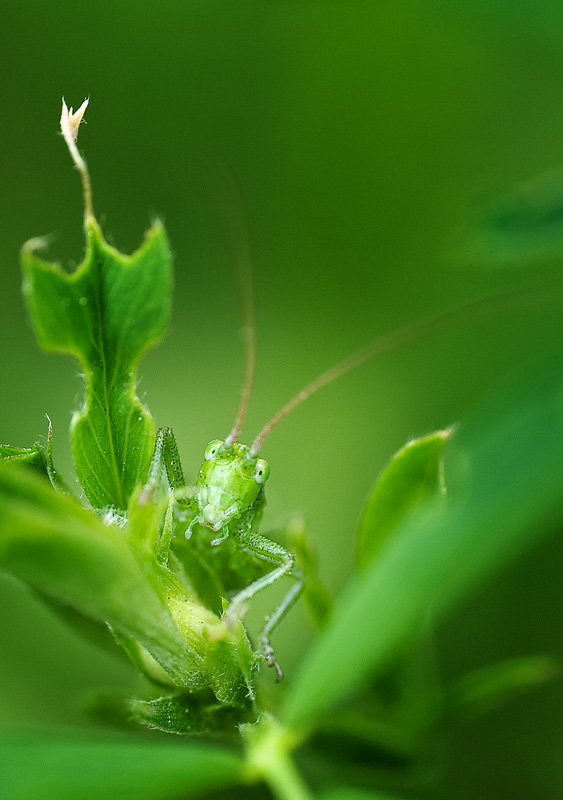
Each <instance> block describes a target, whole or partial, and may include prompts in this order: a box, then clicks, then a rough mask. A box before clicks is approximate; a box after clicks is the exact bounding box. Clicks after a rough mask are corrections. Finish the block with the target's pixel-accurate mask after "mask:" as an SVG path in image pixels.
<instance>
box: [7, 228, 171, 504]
mask: <svg viewBox="0 0 563 800" xmlns="http://www.w3.org/2000/svg"><path fill="white" fill-rule="evenodd" d="M22 265H23V273H24V285H23V288H24V294H25V298H26V301H27V305H28V308H29V312H30V315H31V319H32V321H33V324H34V327H35V332H36V335H37V339H38V341H39V343H40V344H41V346H42V347H44V348H45V349H46V350H52V351H57V352H63V353H70V354H71V355H74V356H76V357H77V358H78V359H79V361H80V364H81V366H82V369H83V372H84V378H85V381H86V401H85V404H84V407H83V408H82V409H81V410H80V411H78V412H76V413H75V415H74V417H73V420H72V424H71V434H72V450H73V456H74V462H75V466H76V472H77V474H78V477H79V479H80V482H81V484H82V486H83V488H84V491H85V493H86V495H87V497H88V499H89V500H90V502H91V503H92V505H93V506H94V507H95V508H105V507H106V506H113V507H115V508H117V509H121V510H125V509H126V508H127V503H128V500H129V497H130V496H131V494H132V492H133V490H134V488H135V486H136V485H137V484H138V483H142V482H143V481H144V478H145V476H146V473H147V470H148V466H149V463H150V459H151V456H152V451H153V447H154V423H153V420H152V417H151V416H150V414H149V412H148V411H147V409H146V408H145V407H144V406H143V405H142V403H141V402H140V401H139V399H138V397H137V395H136V394H135V386H136V371H137V365H138V363H139V360H140V358H141V356H142V355H143V354H144V353H145V352H146V351H147V350H148V349H149V348H150V347H152V346H153V345H154V344H155V343H156V342H157V341H158V340H159V339H160V338H161V337H162V336H163V334H164V332H165V330H166V327H167V325H168V319H169V315H170V293H171V286H172V277H171V266H170V252H169V249H168V243H167V240H166V236H165V233H164V229H163V228H162V226H161V225H159V224H156V225H155V226H154V227H153V228H152V229H151V230H150V231H149V233H148V234H147V237H146V240H145V242H144V244H143V245H142V247H141V248H140V249H139V250H137V252H135V253H134V254H133V255H132V256H123V255H121V253H119V252H118V251H117V250H115V249H114V248H112V247H110V246H109V245H108V244H107V243H106V242H105V241H104V239H103V237H102V234H101V231H100V229H99V227H98V225H97V223H96V222H95V221H94V220H92V219H89V220H88V221H87V251H86V257H85V259H84V261H83V263H82V264H81V265H80V266H79V267H78V269H77V270H76V271H75V272H73V273H72V274H68V273H66V272H64V271H63V270H62V269H61V267H60V266H59V265H57V264H50V263H47V262H45V261H42V260H41V259H39V258H38V257H37V256H36V255H35V253H34V252H32V251H31V249H30V248H29V247H27V248H24V251H23V256H22Z"/></svg>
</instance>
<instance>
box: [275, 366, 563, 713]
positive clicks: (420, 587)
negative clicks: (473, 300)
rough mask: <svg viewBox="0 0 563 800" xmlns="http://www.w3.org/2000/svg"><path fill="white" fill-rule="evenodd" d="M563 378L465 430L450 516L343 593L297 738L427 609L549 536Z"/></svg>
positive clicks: (444, 514) (531, 385) (406, 534)
mask: <svg viewBox="0 0 563 800" xmlns="http://www.w3.org/2000/svg"><path fill="white" fill-rule="evenodd" d="M560 372H561V370H560V365H559V364H558V363H557V364H556V365H555V367H554V368H552V369H550V370H549V371H545V372H542V373H540V374H539V375H525V376H524V379H523V380H522V381H521V383H520V384H519V385H511V386H509V387H508V388H507V389H505V390H504V391H503V392H501V393H500V395H499V396H498V397H497V398H496V399H495V400H494V401H493V402H490V403H489V404H487V405H485V406H484V407H483V408H481V409H480V410H479V411H478V412H477V413H475V414H474V416H473V418H472V419H468V420H466V421H465V422H464V425H463V428H462V429H461V430H460V433H459V435H458V437H456V440H455V442H456V445H457V448H458V452H459V453H460V458H459V461H458V473H459V474H458V476H457V485H456V481H455V479H454V481H453V485H452V480H451V479H450V480H449V500H448V503H447V506H446V507H444V505H443V504H440V503H437V504H436V507H434V506H432V507H429V508H426V509H424V510H423V512H422V513H420V514H417V515H416V517H415V518H411V519H410V520H407V521H406V522H405V523H404V524H403V525H402V526H401V528H400V529H399V530H398V531H397V532H396V534H395V535H394V536H393V537H392V538H391V539H390V540H388V542H387V544H386V546H385V547H384V548H383V549H382V551H381V553H380V555H379V558H377V559H375V561H373V562H372V564H371V565H370V566H369V567H368V568H367V569H366V570H365V571H364V572H363V573H362V574H361V575H360V576H358V577H356V578H355V579H354V580H352V581H351V582H350V583H349V585H348V586H347V587H346V589H345V591H344V592H343V595H342V597H341V598H340V602H339V604H338V607H337V608H335V610H334V615H333V617H332V619H331V620H330V622H329V624H328V625H327V627H326V628H325V630H324V632H323V634H322V635H321V637H319V639H318V640H317V642H316V644H315V646H314V647H313V648H312V649H311V650H310V651H309V654H308V656H307V658H306V660H305V663H304V664H303V666H302V669H301V671H300V673H299V674H298V676H297V679H296V681H295V684H294V686H293V687H292V690H291V691H290V693H289V694H288V696H287V701H286V705H285V714H284V718H285V721H286V723H287V724H288V725H289V726H290V727H297V728H300V727H302V726H305V727H306V726H308V725H310V724H312V723H313V721H314V719H315V718H316V717H317V716H319V715H320V714H322V713H323V712H324V711H325V710H329V709H330V708H331V707H332V706H333V705H334V704H335V703H337V702H338V701H340V700H342V699H344V698H345V697H346V696H347V695H349V694H351V693H353V692H354V691H355V690H356V689H357V687H358V684H359V683H360V682H361V681H362V680H363V679H365V678H366V677H367V676H368V675H369V674H373V673H377V672H381V670H383V669H384V668H385V666H386V665H387V664H388V663H389V661H390V659H391V657H392V656H393V655H394V654H396V653H397V652H398V651H399V650H400V648H401V647H404V646H405V645H406V644H407V643H408V641H409V639H411V638H412V636H413V635H414V634H415V632H416V630H417V629H418V628H419V626H420V625H421V624H422V621H423V619H424V618H425V616H426V615H427V614H428V611H429V610H430V609H432V610H433V611H434V615H435V617H436V618H439V617H440V615H443V614H444V613H445V612H447V611H450V610H451V609H452V608H453V607H454V606H455V605H456V603H458V602H459V601H460V600H461V599H462V598H463V597H464V596H465V595H467V594H468V593H469V591H470V590H472V589H475V587H476V586H478V585H479V584H480V583H482V582H483V580H484V579H486V578H487V577H490V576H491V575H492V574H493V573H494V572H495V571H498V570H499V569H500V568H501V567H503V566H505V565H506V564H507V562H509V561H510V560H511V559H514V558H515V557H516V556H517V555H519V554H520V553H522V552H523V551H524V549H525V548H526V547H529V546H531V545H532V544H534V543H535V542H537V541H538V540H539V538H540V537H541V536H542V535H543V534H545V533H547V532H549V530H550V525H551V524H552V523H553V520H554V518H555V516H556V514H557V513H558V512H559V511H560V510H561V504H562V492H561V487H562V486H563V457H562V453H563V388H562V384H561V378H560ZM454 463H455V462H454ZM454 477H455V476H454Z"/></svg>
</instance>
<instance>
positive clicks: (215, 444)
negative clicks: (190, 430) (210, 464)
mask: <svg viewBox="0 0 563 800" xmlns="http://www.w3.org/2000/svg"><path fill="white" fill-rule="evenodd" d="M222 444H223V442H222V440H221V439H213V441H212V442H209V444H208V445H207V447H206V448H205V453H204V457H205V460H206V461H211V459H212V458H215V456H216V455H217V453H218V451H219V448H220V447H221V445H222Z"/></svg>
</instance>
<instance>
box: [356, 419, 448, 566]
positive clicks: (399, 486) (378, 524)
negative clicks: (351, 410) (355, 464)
mask: <svg viewBox="0 0 563 800" xmlns="http://www.w3.org/2000/svg"><path fill="white" fill-rule="evenodd" d="M451 433H452V431H451V430H450V429H448V430H444V431H436V432H435V433H431V434H429V435H428V436H424V437H422V438H421V439H415V440H414V441H412V442H409V443H408V444H406V445H405V446H404V447H403V448H402V449H401V450H399V452H398V453H396V454H395V455H394V456H393V458H392V459H391V461H390V462H389V464H387V466H386V467H385V469H384V470H383V472H382V473H381V475H380V476H379V478H378V480H377V482H376V484H375V486H374V489H373V491H372V493H371V495H370V497H369V499H368V501H367V503H366V507H365V509H364V513H363V516H362V520H361V522H360V528H359V531H358V543H357V550H356V560H357V564H358V566H359V567H360V568H365V567H367V565H368V564H369V563H370V562H371V560H372V559H373V557H374V556H375V555H376V553H378V552H379V550H380V549H381V547H382V546H383V545H384V543H385V541H386V540H387V538H388V537H389V536H391V535H392V534H393V532H394V531H395V529H396V528H397V527H398V526H399V525H400V523H401V522H403V520H404V519H405V518H406V517H407V515H409V514H413V513H414V512H416V511H417V510H418V509H420V508H421V507H422V506H423V505H424V504H425V503H426V502H428V501H430V500H432V499H434V498H436V497H438V496H440V495H441V494H443V493H444V476H443V465H442V453H443V449H444V445H445V443H446V442H447V440H448V439H449V438H450V436H451Z"/></svg>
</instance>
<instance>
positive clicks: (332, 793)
mask: <svg viewBox="0 0 563 800" xmlns="http://www.w3.org/2000/svg"><path fill="white" fill-rule="evenodd" d="M317 797H318V800H406V798H404V797H399V796H398V795H396V794H389V793H388V792H376V791H372V790H370V789H355V788H352V787H350V786H338V787H335V788H334V789H328V790H327V791H325V792H321V794H319V795H317Z"/></svg>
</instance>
